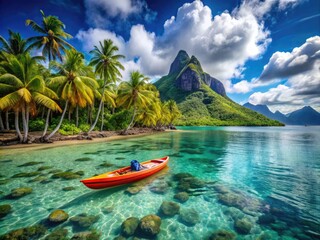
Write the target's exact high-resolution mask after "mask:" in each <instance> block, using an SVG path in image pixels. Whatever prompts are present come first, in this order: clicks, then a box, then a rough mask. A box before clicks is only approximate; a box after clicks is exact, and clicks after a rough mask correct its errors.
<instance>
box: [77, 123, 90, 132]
mask: <svg viewBox="0 0 320 240" xmlns="http://www.w3.org/2000/svg"><path fill="white" fill-rule="evenodd" d="M78 128H79V129H80V130H81V131H82V132H88V131H89V129H90V125H89V124H87V123H82V124H80V125H79V127H78Z"/></svg>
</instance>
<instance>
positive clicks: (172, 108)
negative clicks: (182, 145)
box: [165, 99, 181, 128]
mask: <svg viewBox="0 0 320 240" xmlns="http://www.w3.org/2000/svg"><path fill="white" fill-rule="evenodd" d="M165 105H166V106H167V108H168V110H169V128H173V121H174V120H175V119H177V118H179V117H180V116H181V112H180V110H179V108H178V106H177V103H176V102H175V101H174V100H172V99H171V100H168V101H166V102H165Z"/></svg>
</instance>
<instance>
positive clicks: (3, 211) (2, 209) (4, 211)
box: [0, 204, 11, 219]
mask: <svg viewBox="0 0 320 240" xmlns="http://www.w3.org/2000/svg"><path fill="white" fill-rule="evenodd" d="M10 212H11V205H10V204H4V205H0V219H1V218H3V217H5V216H7V215H8V214H9V213H10Z"/></svg>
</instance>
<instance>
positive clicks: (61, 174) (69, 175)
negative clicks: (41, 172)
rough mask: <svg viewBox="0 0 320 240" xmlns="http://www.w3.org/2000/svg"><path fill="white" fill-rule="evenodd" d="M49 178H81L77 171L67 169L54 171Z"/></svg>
mask: <svg viewBox="0 0 320 240" xmlns="http://www.w3.org/2000/svg"><path fill="white" fill-rule="evenodd" d="M51 178H62V179H64V180H72V179H77V178H81V176H80V175H79V174H77V173H74V172H69V171H67V172H58V173H55V174H53V175H52V176H51Z"/></svg>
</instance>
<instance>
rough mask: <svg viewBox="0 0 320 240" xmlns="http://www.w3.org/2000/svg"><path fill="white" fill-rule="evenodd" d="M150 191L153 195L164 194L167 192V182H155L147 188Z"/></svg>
mask: <svg viewBox="0 0 320 240" xmlns="http://www.w3.org/2000/svg"><path fill="white" fill-rule="evenodd" d="M149 189H150V191H151V192H153V193H158V194H164V193H166V192H167V191H168V190H169V185H168V183H167V182H164V181H162V182H157V183H155V184H154V185H152V186H150V187H149Z"/></svg>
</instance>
